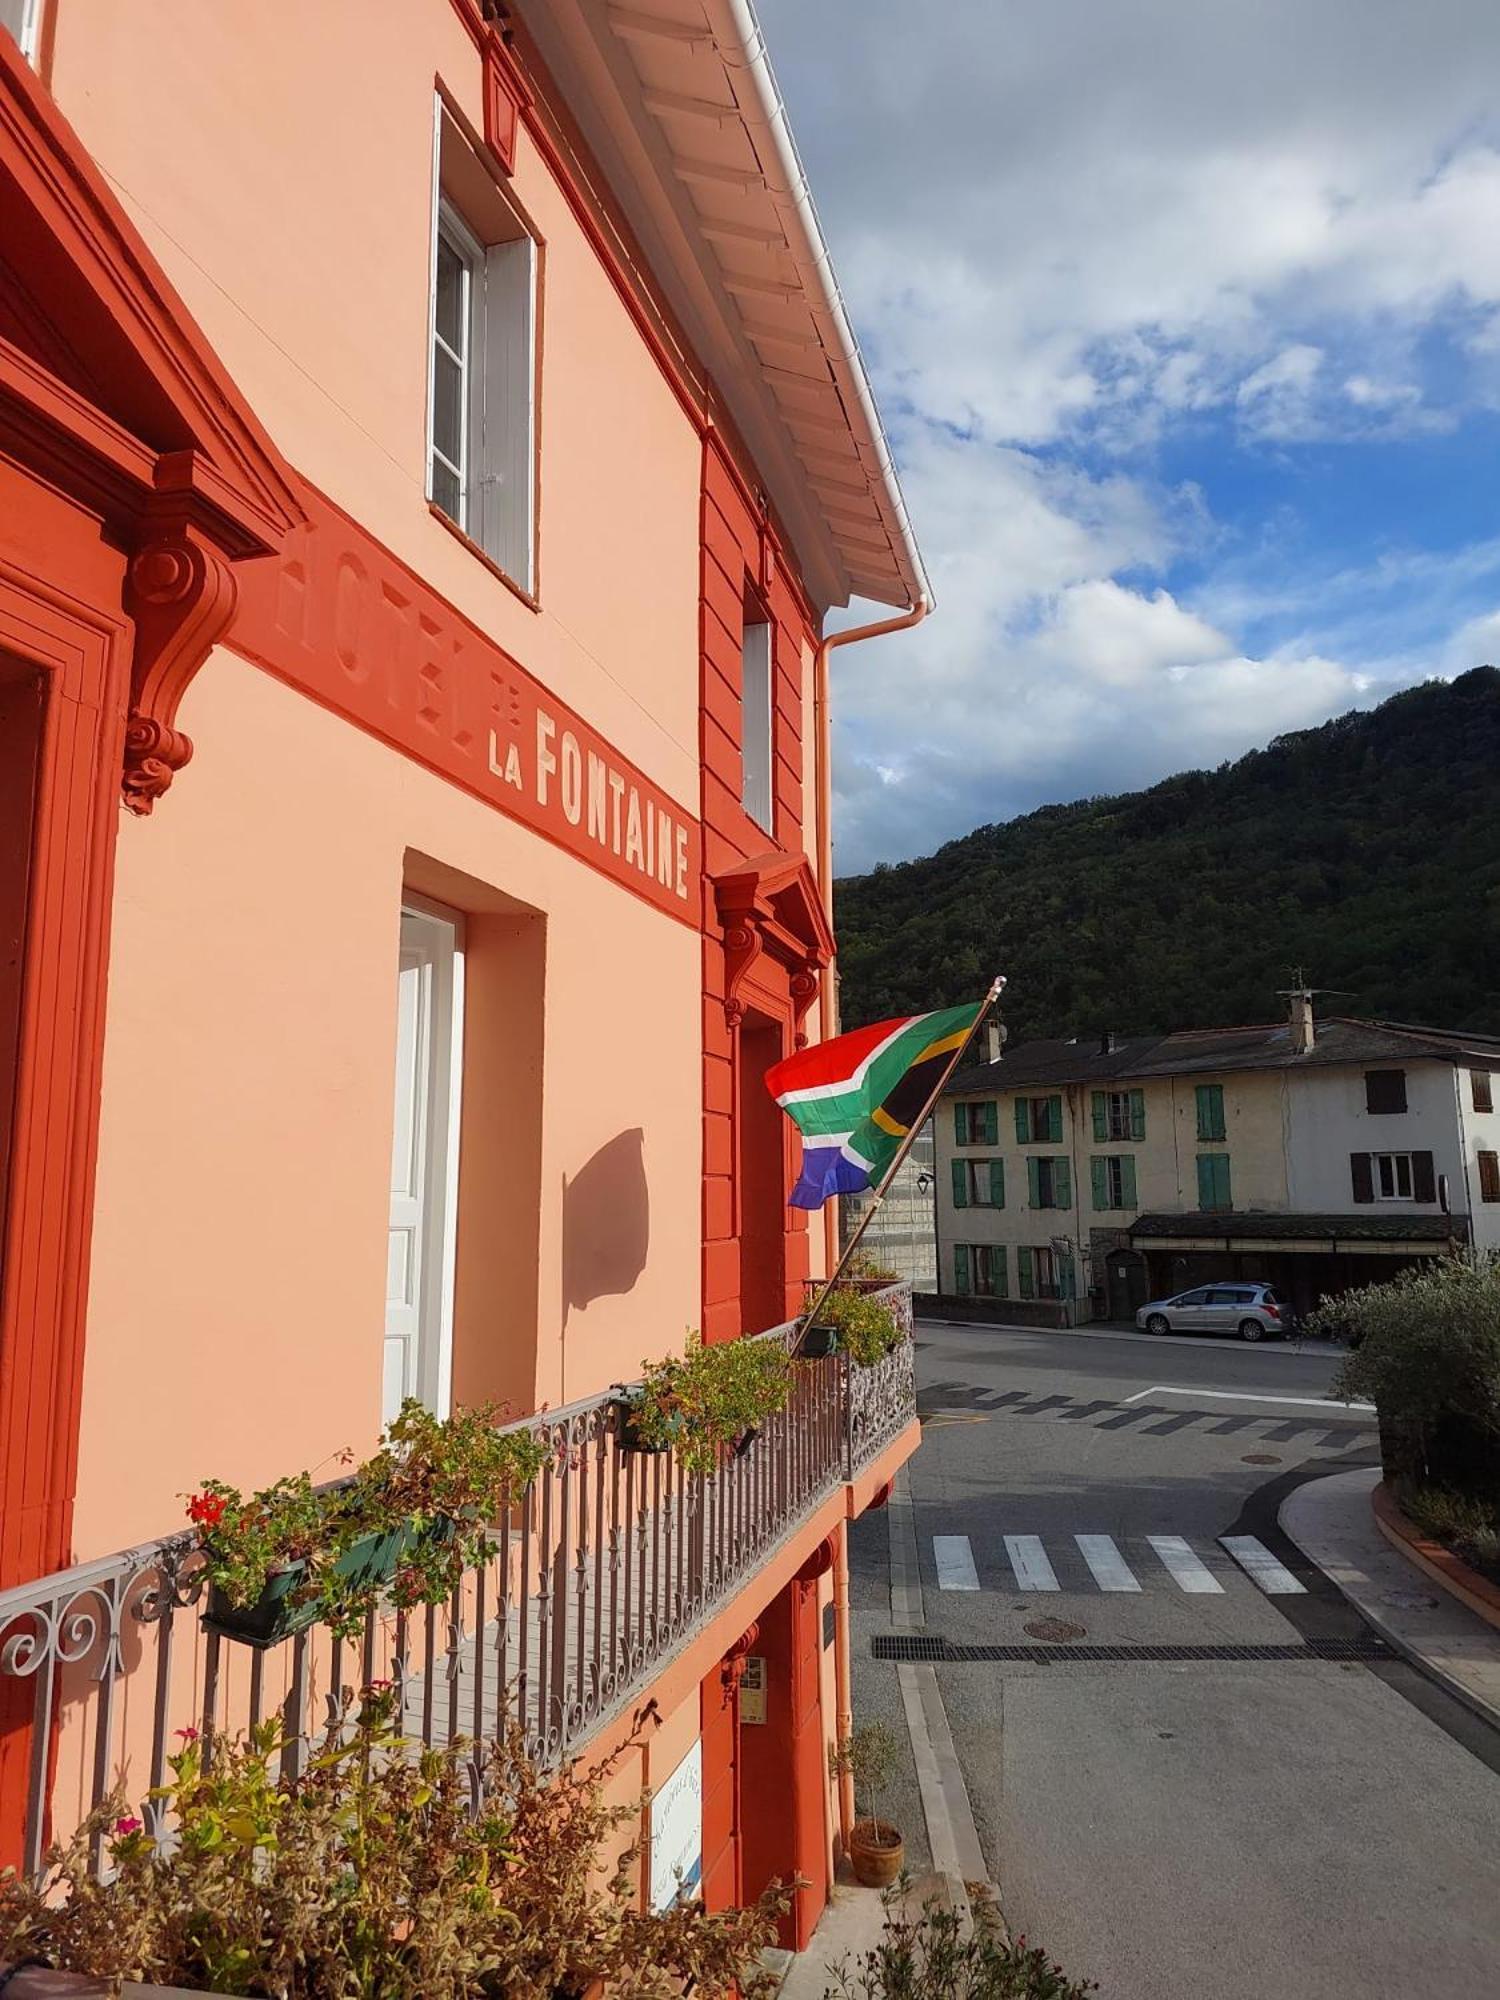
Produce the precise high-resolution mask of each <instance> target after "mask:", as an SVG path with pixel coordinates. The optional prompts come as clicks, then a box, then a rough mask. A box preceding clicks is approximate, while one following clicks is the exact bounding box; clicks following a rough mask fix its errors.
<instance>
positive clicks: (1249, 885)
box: [835, 667, 1500, 1041]
mask: <svg viewBox="0 0 1500 2000" xmlns="http://www.w3.org/2000/svg"><path fill="white" fill-rule="evenodd" d="M835 908H836V912H837V918H838V933H839V940H840V957H839V965H840V970H841V973H842V987H841V992H842V1002H843V1020H844V1025H845V1026H846V1027H858V1026H860V1025H861V1024H862V1023H864V1022H867V1021H874V1020H880V1019H881V1018H883V1017H884V1016H886V1015H888V1014H903V1013H909V1012H913V1011H916V1010H919V1009H923V1008H929V1007H945V1006H950V1005H956V1004H957V1003H958V1002H959V1001H961V1000H965V999H969V998H971V997H973V996H975V995H977V994H979V993H980V992H982V990H983V988H984V985H985V982H986V981H987V979H988V978H989V977H990V976H991V974H992V973H994V972H997V971H998V972H1003V973H1005V975H1006V977H1007V978H1008V980H1009V982H1010V983H1009V986H1008V987H1007V990H1006V995H1005V1003H1004V1015H1005V1019H1006V1021H1007V1023H1008V1025H1009V1028H1010V1032H1011V1037H1012V1040H1016V1041H1020V1040H1027V1039H1029V1038H1031V1037H1032V1036H1039V1035H1059V1034H1068V1033H1072V1032H1074V1031H1075V1030H1076V1031H1077V1032H1079V1033H1083V1032H1090V1033H1091V1032H1094V1031H1096V1030H1100V1029H1104V1028H1113V1029H1116V1030H1119V1031H1121V1032H1125V1033H1140V1034H1147V1033H1155V1032H1161V1033H1168V1032H1170V1031H1171V1030H1173V1029H1175V1028H1188V1027H1229V1026H1233V1025H1238V1024H1241V1023H1251V1022H1258V1021H1268V1020H1275V1019H1276V1018H1277V1017H1278V1016H1279V1015H1280V1013H1281V1011H1282V1009H1283V1007H1284V1005H1285V1003H1284V1002H1283V1001H1281V1000H1278V999H1277V998H1276V990H1277V988H1278V987H1284V986H1286V985H1287V984H1288V983H1289V978H1288V975H1289V972H1290V970H1291V968H1292V967H1294V966H1301V967H1302V968H1303V969H1304V970H1305V972H1306V974H1307V976H1308V980H1309V983H1310V984H1312V985H1314V986H1317V987H1322V988H1335V989H1342V991H1340V992H1338V993H1330V994H1328V995H1327V997H1325V998H1324V999H1323V1000H1322V1002H1321V1006H1322V1008H1323V1010H1324V1011H1325V1012H1329V1013H1339V1014H1358V1015H1366V1016H1378V1017H1382V1018H1385V1019H1387V1020H1396V1021H1412V1022H1420V1023H1422V1024H1423V1025H1425V1026H1429V1027H1443V1028H1470V1029H1483V1030H1486V1031H1488V1032H1489V1033H1492V1034H1493V1033H1500V672H1497V671H1496V669H1495V668H1493V667H1476V668H1475V669H1474V670H1473V672H1471V673H1466V674H1463V675H1461V676H1460V677H1459V678H1458V679H1457V680H1455V681H1451V682H1449V681H1428V682H1425V683H1423V684H1422V685H1421V686H1419V687H1414V688H1409V689H1407V690H1406V691H1405V692H1403V693H1401V694H1397V695H1393V696H1392V697H1391V698H1390V700H1389V701H1386V702H1383V703H1382V704H1381V705H1380V707H1379V708H1375V709H1370V710H1367V711H1363V712H1359V711H1356V712H1354V713H1352V714H1349V715H1342V716H1339V717H1338V718H1337V719H1336V720H1335V721H1333V722H1328V723H1325V724H1323V725H1322V727H1321V728H1318V729H1304V730H1299V731H1297V732H1296V733H1295V734H1293V735H1289V736H1280V737H1277V739H1276V740H1275V742H1273V743H1272V744H1271V745H1270V746H1269V747H1268V748H1267V749H1265V750H1256V751H1252V752H1251V753H1250V755H1249V756H1246V757H1241V758H1240V759H1239V760H1238V762H1236V763H1233V764H1225V765H1222V766H1221V767H1220V768H1219V769H1218V770H1216V771H1186V772H1184V773H1182V775H1181V776H1179V777H1175V778H1168V779H1167V780H1166V781H1165V782H1164V783H1162V784H1159V785H1153V786H1152V787H1151V789H1150V790H1149V791H1144V792H1126V793H1123V794H1122V795H1121V796H1120V797H1118V798H1098V799H1084V800H1080V801H1079V802H1078V803H1077V804H1074V805H1066V806H1047V807H1044V808H1043V809H1042V810H1041V811H1040V812H1034V813H1029V814H1027V815H1026V817H1025V818H1023V819H1016V820H1011V821H1009V822H1007V823H1005V824H1003V825H998V826H984V827H979V828H977V829H976V830H975V832H973V833H970V834H967V835H965V837H964V838H963V839H961V840H954V841H950V842H949V843H948V844H947V845H946V846H945V847H941V848H939V849H938V851H937V853H935V854H931V855H928V856H926V857H925V858H924V859H922V860H920V861H908V862H902V863H900V864H899V865H897V866H894V867H893V866H887V865H884V864H882V865H881V866H879V867H877V868H876V869H874V870H873V872H872V873H870V874H868V875H856V876H850V877H848V878H847V879H846V880H844V881H842V882H840V883H839V884H838V885H837V891H836V902H835Z"/></svg>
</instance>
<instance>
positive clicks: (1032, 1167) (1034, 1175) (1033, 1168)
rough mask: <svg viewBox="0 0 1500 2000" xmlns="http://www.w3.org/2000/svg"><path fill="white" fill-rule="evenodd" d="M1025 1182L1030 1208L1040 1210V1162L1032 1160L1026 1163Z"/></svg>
mask: <svg viewBox="0 0 1500 2000" xmlns="http://www.w3.org/2000/svg"><path fill="white" fill-rule="evenodd" d="M1026 1180H1027V1193H1028V1194H1029V1195H1030V1197H1031V1206H1032V1207H1033V1208H1040V1207H1041V1205H1042V1163H1041V1161H1040V1160H1038V1159H1035V1158H1033V1159H1030V1160H1028V1161H1027V1162H1026Z"/></svg>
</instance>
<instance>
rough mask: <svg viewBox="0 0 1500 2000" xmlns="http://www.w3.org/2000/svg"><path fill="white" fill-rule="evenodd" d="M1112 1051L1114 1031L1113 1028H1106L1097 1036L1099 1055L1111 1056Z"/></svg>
mask: <svg viewBox="0 0 1500 2000" xmlns="http://www.w3.org/2000/svg"><path fill="white" fill-rule="evenodd" d="M1114 1052H1115V1031H1114V1029H1113V1028H1106V1029H1104V1031H1103V1032H1102V1033H1101V1035H1100V1037H1099V1053H1100V1055H1101V1056H1112V1055H1113V1054H1114Z"/></svg>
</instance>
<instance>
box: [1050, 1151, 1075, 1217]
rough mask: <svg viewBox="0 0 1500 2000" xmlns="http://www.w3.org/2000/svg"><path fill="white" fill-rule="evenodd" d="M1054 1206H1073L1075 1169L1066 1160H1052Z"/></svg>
mask: <svg viewBox="0 0 1500 2000" xmlns="http://www.w3.org/2000/svg"><path fill="white" fill-rule="evenodd" d="M1052 1206H1053V1207H1054V1208H1071V1207H1072V1206H1073V1169H1072V1168H1071V1167H1070V1166H1069V1165H1068V1162H1067V1161H1066V1160H1054V1161H1053V1162H1052Z"/></svg>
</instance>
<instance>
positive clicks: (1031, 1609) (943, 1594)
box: [851, 1325, 1500, 2000]
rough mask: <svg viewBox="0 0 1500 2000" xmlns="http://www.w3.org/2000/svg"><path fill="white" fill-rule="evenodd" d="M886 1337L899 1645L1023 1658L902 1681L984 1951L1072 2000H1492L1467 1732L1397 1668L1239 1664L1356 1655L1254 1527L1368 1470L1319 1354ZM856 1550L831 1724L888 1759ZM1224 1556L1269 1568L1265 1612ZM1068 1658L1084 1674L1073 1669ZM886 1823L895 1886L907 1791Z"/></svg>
mask: <svg viewBox="0 0 1500 2000" xmlns="http://www.w3.org/2000/svg"><path fill="white" fill-rule="evenodd" d="M918 1340H919V1352H918V1369H919V1379H920V1387H921V1402H922V1409H923V1415H924V1426H925V1428H924V1443H923V1449H922V1451H921V1452H920V1453H919V1454H918V1456H917V1458H916V1459H915V1461H914V1462H913V1464H912V1467H911V1469H910V1488H911V1495H912V1502H913V1516H914V1521H915V1526H916V1532H917V1543H918V1549H919V1554H920V1561H921V1573H922V1590H923V1605H924V1613H925V1636H928V1637H931V1636H933V1635H939V1636H941V1637H942V1638H944V1639H946V1640H947V1641H949V1642H951V1643H952V1644H954V1645H957V1646H961V1647H976V1646H982V1647H996V1646H999V1647H1007V1648H1026V1649H1028V1652H1027V1654H1026V1655H1025V1656H1023V1657H1020V1658H1010V1659H998V1660H997V1659H985V1660H965V1661H962V1662H959V1663H945V1664H940V1665H938V1667H937V1670H936V1671H937V1675H938V1680H939V1685H940V1688H941V1692H942V1695H943V1699H944V1703H945V1706H946V1709H947V1713H948V1719H949V1723H950V1726H951V1729H952V1733H953V1739H954V1744H955V1748H956V1750H957V1753H958V1757H959V1761H960V1764H961V1766H962V1769H963V1772H964V1776H965V1780H966V1783H967V1786H968V1790H969V1795H970V1801H971V1804H972V1807H973V1811H974V1818H975V1821H976V1824H977V1827H978V1830H979V1835H980V1840H981V1844H982V1847H983V1850H984V1854H985V1858H986V1860H987V1862H988V1864H989V1867H990V1872H991V1874H992V1875H993V1877H994V1879H995V1880H996V1882H998V1884H999V1885H1000V1893H1001V1900H1002V1903H1003V1906H1004V1908H1005V1912H1006V1915H1007V1917H1008V1919H1009V1920H1010V1923H1011V1925H1012V1928H1013V1929H1015V1930H1019V1931H1024V1932H1026V1933H1027V1934H1028V1935H1029V1936H1031V1937H1033V1938H1035V1939H1037V1940H1038V1941H1040V1942H1042V1943H1044V1944H1045V1945H1046V1947H1047V1948H1048V1950H1049V1951H1050V1952H1052V1953H1053V1954H1054V1956H1056V1957H1058V1958H1060V1959H1061V1960H1062V1962H1063V1963H1064V1965H1065V1966H1067V1967H1068V1969H1069V1970H1070V1971H1071V1972H1073V1973H1075V1974H1079V1975H1087V1976H1089V1977H1091V1978H1093V1979H1096V1980H1097V1981H1098V1982H1099V1985H1100V1988H1101V2000H1269V1996H1278V2000H1279V1997H1280V1996H1285V2000H1387V1996H1388V1997H1389V2000H1412V1996H1415V1995H1427V1994H1433V1995H1438V1994H1441V1995H1443V1996H1444V2000H1496V1996H1497V1995H1500V1730H1493V1729H1490V1728H1489V1727H1488V1726H1487V1725H1485V1724H1484V1723H1481V1722H1479V1721H1477V1720H1476V1719H1475V1718H1473V1717H1472V1716H1471V1715H1469V1714H1468V1712H1467V1711H1466V1710H1463V1709H1461V1708H1459V1707H1458V1705H1457V1704H1455V1703H1453V1702H1452V1701H1451V1700H1450V1699H1449V1698H1448V1697H1446V1696H1444V1695H1442V1694H1440V1693H1439V1692H1437V1691H1436V1690H1434V1689H1433V1688H1432V1687H1431V1685H1430V1684H1429V1683H1428V1682H1426V1681H1425V1680H1424V1679H1423V1677H1422V1676H1420V1675H1418V1674H1417V1673H1416V1672H1415V1671H1414V1670H1413V1669H1412V1668H1410V1667H1408V1666H1407V1665H1406V1664H1405V1663H1404V1662H1399V1661H1395V1660H1381V1659H1378V1658H1376V1659H1373V1660H1367V1659H1357V1658H1356V1659H1349V1658H1345V1659H1339V1658H1337V1657H1321V1658H1306V1657H1301V1658H1292V1659H1276V1658H1273V1659H1266V1658H1256V1657H1255V1656H1254V1654H1253V1653H1251V1654H1250V1655H1249V1657H1246V1649H1250V1648H1263V1647H1268V1646H1270V1647H1288V1646H1290V1647H1293V1648H1297V1649H1304V1648H1306V1647H1307V1646H1308V1645H1309V1644H1311V1645H1313V1646H1316V1647H1318V1648H1319V1649H1321V1651H1322V1652H1323V1653H1324V1654H1325V1655H1328V1654H1334V1653H1336V1651H1337V1650H1338V1649H1339V1648H1341V1647H1342V1648H1346V1649H1347V1648H1360V1649H1362V1650H1368V1642H1369V1639H1370V1635H1369V1634H1368V1633H1367V1632H1366V1631H1365V1628H1364V1627H1363V1626H1362V1624H1361V1623H1360V1621H1359V1620H1358V1619H1357V1618H1356V1617H1355V1615H1354V1614H1353V1613H1352V1611H1350V1610H1349V1608H1348V1607H1347V1605H1346V1604H1345V1602H1344V1600H1343V1599H1342V1598H1341V1597H1339V1596H1338V1594H1337V1593H1336V1592H1334V1591H1333V1589H1332V1587H1331V1586H1329V1585H1327V1584H1326V1582H1325V1581H1324V1580H1323V1579H1322V1578H1321V1577H1319V1576H1318V1574H1317V1573H1316V1572H1315V1571H1311V1570H1309V1568H1308V1566H1307V1565H1306V1563H1305V1562H1304V1561H1303V1559H1302V1558H1301V1556H1300V1553H1298V1552H1297V1551H1295V1550H1293V1549H1292V1547H1291V1545H1290V1544H1289V1543H1288V1542H1286V1541H1285V1539H1284V1538H1283V1537H1281V1536H1280V1533H1279V1530H1278V1529H1277V1528H1276V1526H1275V1512H1276V1507H1277V1505H1278V1504H1279V1501H1280V1498H1281V1497H1282V1495H1284V1493H1285V1492H1286V1490H1287V1489H1288V1486H1289V1485H1291V1484H1293V1483H1295V1482H1296V1481H1297V1480H1299V1479H1302V1478H1306V1477H1312V1476H1316V1475H1317V1473H1319V1472H1320V1471H1325V1470H1326V1471H1332V1470H1340V1469H1343V1468H1345V1467H1347V1466H1349V1465H1351V1464H1360V1463H1368V1462H1371V1461H1372V1459H1373V1456H1374V1445H1375V1439H1374V1432H1373V1428H1372V1423H1373V1420H1372V1419H1371V1418H1370V1417H1369V1416H1368V1415H1363V1414H1361V1413H1359V1412H1357V1411H1346V1410H1343V1409H1342V1408H1340V1406H1338V1405H1337V1404H1329V1403H1328V1402H1327V1401H1326V1400H1325V1397H1326V1391H1327V1388H1328V1385H1329V1383H1330V1381H1331V1378H1332V1375H1333V1373H1334V1370H1335V1367H1336V1359H1335V1357H1332V1356H1330V1355H1328V1354H1326V1353H1300V1354H1299V1353H1298V1352H1296V1351H1295V1350H1294V1349H1292V1348H1290V1347H1287V1346H1283V1345H1279V1344H1277V1345H1271V1346H1264V1347H1248V1346H1242V1345H1239V1344H1236V1343H1231V1342H1217V1341H1214V1342H1209V1341H1203V1340H1191V1341H1188V1340H1180V1339H1175V1338H1169V1339H1165V1340H1161V1341H1153V1340H1151V1339H1149V1338H1141V1339H1136V1338H1131V1337H1128V1336H1106V1335H1099V1334H1089V1333H1078V1334H1072V1335H1068V1334H1056V1333H1030V1332H999V1331H996V1330H993V1329H978V1328H968V1327H963V1328H960V1327H947V1326H935V1325H927V1326H924V1327H922V1328H920V1329H919V1335H918ZM1256 1399H1269V1400H1256ZM888 1532H889V1531H888V1525H887V1516H886V1515H885V1514H884V1513H877V1514H873V1515H868V1516H866V1517H865V1519H864V1521H863V1522H861V1523H860V1524H858V1527H857V1529H856V1531H855V1534H854V1537H853V1540H852V1545H851V1547H852V1556H853V1563H852V1574H853V1609H854V1636H855V1653H856V1669H855V1703H856V1709H857V1711H858V1715H859V1718H860V1719H870V1718H872V1717H880V1718H882V1719H885V1720H887V1721H889V1722H890V1723H891V1724H892V1726H893V1727H894V1728H895V1729H896V1731H897V1733H898V1735H901V1734H902V1733H903V1725H902V1719H901V1718H902V1711H901V1705H900V1701H899V1697H898V1694H897V1691H896V1685H895V1683H896V1673H895V1668H894V1667H893V1666H892V1665H889V1664H886V1663H884V1662H882V1661H878V1660H876V1659H874V1658H872V1657H871V1642H872V1641H873V1640H875V1639H876V1638H877V1637H879V1636H881V1635H884V1634H889V1633H890V1632H891V1631H892V1623H891V1617H890V1609H889V1596H888V1591H889V1567H888V1552H889V1544H888ZM1226 1535H1227V1536H1232V1537H1240V1538H1248V1539H1242V1540H1241V1541H1240V1543H1239V1548H1240V1553H1241V1555H1242V1556H1243V1557H1244V1559H1245V1562H1247V1563H1250V1564H1253V1565H1257V1566H1259V1567H1260V1568H1262V1569H1264V1566H1265V1562H1266V1561H1269V1562H1271V1563H1273V1564H1276V1563H1279V1564H1280V1565H1281V1566H1282V1570H1281V1574H1280V1575H1278V1574H1277V1573H1276V1571H1275V1570H1274V1569H1273V1570H1272V1571H1271V1573H1270V1574H1269V1576H1267V1577H1266V1578H1265V1581H1267V1582H1269V1583H1271V1584H1273V1585H1276V1586H1278V1589H1277V1591H1276V1592H1275V1594H1267V1592H1266V1591H1265V1590H1264V1589H1263V1588H1261V1587H1260V1586H1259V1585H1258V1584H1257V1582H1256V1581H1255V1580H1254V1578H1253V1577H1252V1575H1251V1573H1250V1571H1249V1569H1247V1568H1246V1567H1245V1563H1242V1562H1240V1561H1237V1560H1236V1558H1235V1556H1234V1555H1233V1554H1232V1553H1231V1552H1230V1551H1229V1550H1227V1549H1226V1548H1225V1547H1224V1546H1223V1544H1222V1543H1221V1542H1220V1540H1219V1538H1220V1537H1221V1536H1226ZM1080 1536H1082V1537H1084V1538H1085V1540H1084V1541H1083V1542H1080V1541H1079V1540H1078V1539H1077V1538H1078V1537H1080ZM939 1538H941V1539H939ZM1007 1538H1009V1539H1007ZM940 1564H941V1574H940V1568H939V1565H940ZM1298 1583H1300V1584H1301V1585H1302V1588H1301V1590H1300V1591H1298V1590H1294V1589H1289V1588H1288V1586H1290V1585H1295V1584H1298ZM945 1584H946V1587H945ZM1132 1586H1134V1587H1132ZM1043 1621H1059V1622H1058V1623H1056V1624H1048V1623H1045V1622H1043ZM1028 1627H1033V1628H1039V1630H1036V1631H1028V1629H1027V1628H1028ZM1064 1631H1067V1632H1069V1634H1070V1635H1069V1636H1061V1635H1062V1634H1063V1632H1064ZM1096 1647H1106V1648H1109V1649H1111V1652H1112V1654H1113V1657H1107V1658H1105V1659H1102V1660H1092V1661H1090V1660H1086V1659H1083V1658H1080V1657H1079V1652H1080V1649H1082V1648H1096ZM1141 1647H1153V1648H1169V1647H1170V1648H1191V1649H1193V1650H1194V1652H1195V1653H1196V1654H1198V1655H1199V1657H1194V1658H1183V1657H1180V1656H1179V1657H1176V1658H1172V1657H1166V1658H1150V1659H1143V1658H1142V1657H1140V1655H1139V1653H1138V1652H1133V1651H1132V1649H1137V1648H1141ZM1236 1655H1239V1657H1236ZM889 1803H890V1805H891V1808H892V1809H893V1813H894V1816H896V1817H898V1818H899V1819H900V1820H901V1822H902V1823H903V1825H904V1827H905V1830H906V1831H907V1834H908V1845H909V1850H910V1858H911V1861H912V1863H913V1864H914V1865H915V1867H917V1868H921V1867H922V1866H923V1865H924V1864H925V1861H926V1856H925V1853H924V1842H923V1835H922V1813H921V1808H920V1805H919V1803H918V1796H917V1792H916V1787H915V1779H914V1773H913V1770H912V1769H911V1768H910V1767H909V1766H908V1768H906V1769H905V1770H904V1771H903V1773H902V1774H901V1776H900V1778H899V1779H898V1780H897V1782H896V1785H895V1786H894V1788H893V1792H892V1796H891V1799H890V1802H889Z"/></svg>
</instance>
